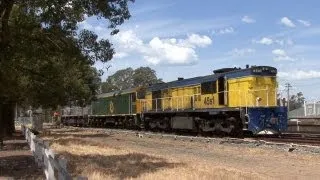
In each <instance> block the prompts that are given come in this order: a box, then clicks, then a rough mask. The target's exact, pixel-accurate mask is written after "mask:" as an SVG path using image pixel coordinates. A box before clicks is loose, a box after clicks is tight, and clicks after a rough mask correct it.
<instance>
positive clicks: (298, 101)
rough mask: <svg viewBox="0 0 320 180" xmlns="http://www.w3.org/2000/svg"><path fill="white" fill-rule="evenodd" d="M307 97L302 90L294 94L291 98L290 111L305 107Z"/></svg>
mask: <svg viewBox="0 0 320 180" xmlns="http://www.w3.org/2000/svg"><path fill="white" fill-rule="evenodd" d="M304 101H305V97H304V96H303V93H302V92H298V93H297V94H296V95H292V96H291V97H290V99H289V103H290V104H289V108H290V111H292V110H295V109H298V108H301V107H303V104H304Z"/></svg>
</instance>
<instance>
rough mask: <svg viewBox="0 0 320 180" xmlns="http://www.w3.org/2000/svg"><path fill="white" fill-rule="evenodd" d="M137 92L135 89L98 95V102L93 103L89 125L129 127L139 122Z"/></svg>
mask: <svg viewBox="0 0 320 180" xmlns="http://www.w3.org/2000/svg"><path fill="white" fill-rule="evenodd" d="M136 92H137V91H136V88H133V89H128V90H123V91H116V92H110V93H104V94H100V95H98V96H97V100H96V101H94V102H92V103H91V115H90V118H89V124H92V125H93V126H104V125H107V124H108V125H110V124H114V125H121V124H123V125H124V126H126V125H128V126H129V125H131V124H133V123H135V122H137V117H136V99H137V98H136V94H137V93H136ZM101 123H102V124H101Z"/></svg>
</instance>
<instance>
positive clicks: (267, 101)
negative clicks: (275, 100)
mask: <svg viewBox="0 0 320 180" xmlns="http://www.w3.org/2000/svg"><path fill="white" fill-rule="evenodd" d="M267 106H269V89H268V87H267Z"/></svg>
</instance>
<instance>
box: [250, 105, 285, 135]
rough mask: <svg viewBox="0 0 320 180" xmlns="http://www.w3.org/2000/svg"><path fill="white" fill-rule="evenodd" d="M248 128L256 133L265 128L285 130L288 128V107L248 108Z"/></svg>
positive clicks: (278, 130)
mask: <svg viewBox="0 0 320 180" xmlns="http://www.w3.org/2000/svg"><path fill="white" fill-rule="evenodd" d="M248 116H249V124H248V130H249V131H251V132H253V133H254V134H256V133H259V132H260V131H263V130H274V131H277V132H283V131H286V130H287V127H288V122H287V121H288V118H287V107H265V108H264V107H252V108H248Z"/></svg>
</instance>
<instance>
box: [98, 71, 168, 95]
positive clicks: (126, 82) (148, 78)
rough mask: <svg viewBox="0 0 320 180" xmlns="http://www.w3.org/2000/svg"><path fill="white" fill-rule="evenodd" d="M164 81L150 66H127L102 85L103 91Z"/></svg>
mask: <svg viewBox="0 0 320 180" xmlns="http://www.w3.org/2000/svg"><path fill="white" fill-rule="evenodd" d="M159 82H162V80H161V79H158V78H157V75H156V71H155V70H153V69H151V68H150V67H139V68H137V69H135V70H133V69H132V68H126V69H122V70H119V71H117V72H116V73H114V74H113V75H111V76H109V77H108V78H107V80H106V82H103V83H102V85H101V89H102V93H106V92H111V91H116V90H124V89H129V88H133V87H138V86H148V85H149V84H154V83H159Z"/></svg>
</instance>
